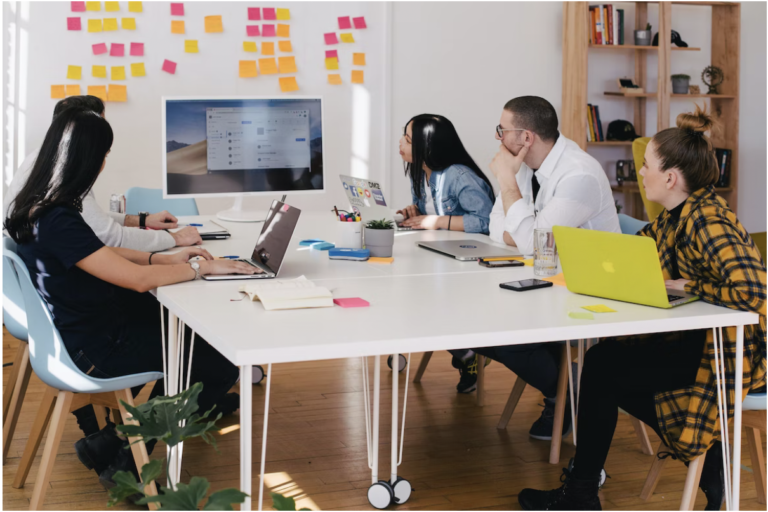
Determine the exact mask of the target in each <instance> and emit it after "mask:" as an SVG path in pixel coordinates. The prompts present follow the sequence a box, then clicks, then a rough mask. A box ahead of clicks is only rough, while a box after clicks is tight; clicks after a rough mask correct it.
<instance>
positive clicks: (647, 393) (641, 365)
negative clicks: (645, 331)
mask: <svg viewBox="0 0 768 512" xmlns="http://www.w3.org/2000/svg"><path fill="white" fill-rule="evenodd" d="M705 340H706V330H697V331H685V332H682V333H670V334H658V335H654V336H653V337H650V338H644V339H635V340H631V341H620V340H604V341H603V342H601V343H600V344H598V345H596V346H594V347H592V348H591V349H589V350H588V351H587V353H586V356H585V357H584V367H583V368H582V371H581V384H580V386H579V387H580V391H579V444H578V445H577V448H576V456H575V460H574V476H575V477H576V478H580V479H593V478H598V477H599V475H600V471H601V470H602V469H603V466H604V465H605V460H606V459H607V457H608V450H609V449H610V447H611V441H612V440H613V434H614V432H615V430H616V422H617V421H618V415H619V407H620V408H622V409H624V410H625V411H626V412H627V413H629V414H631V415H632V416H634V417H635V418H637V419H639V420H640V421H642V422H643V423H645V424H646V425H648V426H650V427H651V428H653V429H654V430H655V431H656V433H657V434H658V435H659V436H660V437H661V432H660V431H659V425H658V420H657V415H656V403H655V399H654V395H655V394H656V393H659V392H663V391H672V390H675V389H682V388H685V387H688V386H691V385H693V383H694V382H695V380H696V373H697V372H698V370H699V365H700V363H701V357H702V355H703V352H704V343H705Z"/></svg>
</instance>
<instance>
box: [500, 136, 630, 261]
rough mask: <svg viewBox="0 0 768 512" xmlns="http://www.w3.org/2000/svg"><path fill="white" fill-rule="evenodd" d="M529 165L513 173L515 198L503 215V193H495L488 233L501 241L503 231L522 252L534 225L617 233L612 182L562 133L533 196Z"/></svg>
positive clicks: (528, 245)
mask: <svg viewBox="0 0 768 512" xmlns="http://www.w3.org/2000/svg"><path fill="white" fill-rule="evenodd" d="M532 178H533V170H532V169H531V168H530V167H528V166H527V165H526V164H525V163H524V164H523V165H522V166H521V167H520V170H519V171H518V173H517V176H516V179H517V186H518V187H519V188H520V195H522V196H523V197H522V199H518V200H517V201H516V202H515V203H514V204H513V205H512V206H511V207H510V208H509V210H508V211H507V213H506V215H505V214H504V204H503V203H502V200H501V194H499V195H498V196H497V197H496V203H495V204H494V205H493V211H491V220H490V235H491V239H492V240H493V241H495V242H500V243H504V232H505V231H506V232H507V233H509V235H510V236H511V237H512V239H513V240H514V241H515V243H516V244H517V247H518V249H519V250H520V252H521V253H523V254H533V230H534V229H535V228H551V227H552V226H570V227H580V228H584V229H593V230H598V231H611V232H614V233H621V228H620V227H619V217H618V215H617V213H616V205H615V203H614V201H613V194H612V193H611V184H610V183H609V181H608V177H607V176H606V175H605V171H603V168H602V166H601V165H600V163H599V162H598V161H597V160H595V159H594V158H592V157H591V156H590V155H588V154H587V153H586V152H585V151H583V150H582V149H581V148H580V147H579V146H578V145H577V144H576V143H575V142H573V141H572V140H569V139H567V138H565V137H564V136H563V135H562V134H560V136H559V137H558V138H557V142H556V143H555V145H554V146H553V147H552V150H551V151H550V152H549V154H548V155H547V157H546V158H545V159H544V162H542V164H541V167H540V168H539V169H538V170H537V171H536V179H537V180H538V182H539V185H541V188H540V189H539V193H538V195H537V196H536V202H535V203H534V201H533V186H532V185H531V179H532Z"/></svg>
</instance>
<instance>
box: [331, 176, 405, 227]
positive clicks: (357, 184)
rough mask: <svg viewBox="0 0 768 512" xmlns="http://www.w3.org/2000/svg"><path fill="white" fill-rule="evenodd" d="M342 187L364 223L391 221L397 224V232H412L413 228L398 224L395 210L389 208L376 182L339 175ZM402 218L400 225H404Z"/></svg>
mask: <svg viewBox="0 0 768 512" xmlns="http://www.w3.org/2000/svg"><path fill="white" fill-rule="evenodd" d="M339 179H340V180H341V185H342V186H343V187H344V193H345V194H346V195H347V200H348V201H349V204H350V205H351V206H352V209H353V210H354V211H355V213H358V214H359V215H360V217H361V218H362V220H363V222H368V221H370V220H379V219H386V220H391V221H393V222H394V224H395V230H397V231H412V230H413V228H409V227H405V226H401V225H400V224H399V223H398V222H397V217H398V216H397V215H396V214H395V210H392V209H390V208H389V206H387V201H386V199H384V192H383V191H382V190H381V186H380V185H379V184H378V183H377V182H375V181H370V180H367V179H363V178H355V177H353V176H345V175H343V174H340V175H339ZM402 222H403V220H402V218H401V219H400V223H402Z"/></svg>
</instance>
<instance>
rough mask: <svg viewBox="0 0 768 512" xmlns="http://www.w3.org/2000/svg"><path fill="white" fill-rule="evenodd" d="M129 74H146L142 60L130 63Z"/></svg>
mask: <svg viewBox="0 0 768 512" xmlns="http://www.w3.org/2000/svg"><path fill="white" fill-rule="evenodd" d="M131 76H147V72H146V70H145V69H144V63H143V62H136V63H134V64H131Z"/></svg>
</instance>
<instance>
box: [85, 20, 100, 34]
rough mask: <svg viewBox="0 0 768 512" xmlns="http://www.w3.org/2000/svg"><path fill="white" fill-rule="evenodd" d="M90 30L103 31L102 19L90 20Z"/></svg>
mask: <svg viewBox="0 0 768 512" xmlns="http://www.w3.org/2000/svg"><path fill="white" fill-rule="evenodd" d="M88 32H101V20H88Z"/></svg>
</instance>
